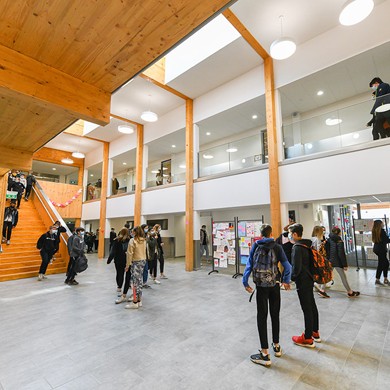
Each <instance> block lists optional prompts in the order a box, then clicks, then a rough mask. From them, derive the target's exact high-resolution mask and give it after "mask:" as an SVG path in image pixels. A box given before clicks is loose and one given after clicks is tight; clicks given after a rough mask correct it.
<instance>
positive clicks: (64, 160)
mask: <svg viewBox="0 0 390 390" xmlns="http://www.w3.org/2000/svg"><path fill="white" fill-rule="evenodd" d="M61 162H62V163H64V164H73V162H74V161H73V160H72V159H71V158H68V157H67V158H63V159H62V160H61Z"/></svg>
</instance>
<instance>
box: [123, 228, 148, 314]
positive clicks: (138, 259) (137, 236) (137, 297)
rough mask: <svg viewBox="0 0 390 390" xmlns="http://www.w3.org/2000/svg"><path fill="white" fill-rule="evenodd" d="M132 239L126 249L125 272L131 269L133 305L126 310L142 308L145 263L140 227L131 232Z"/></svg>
mask: <svg viewBox="0 0 390 390" xmlns="http://www.w3.org/2000/svg"><path fill="white" fill-rule="evenodd" d="M133 233H134V237H133V238H132V239H131V240H130V243H129V246H128V248H127V253H126V255H127V261H126V271H128V270H129V268H130V267H131V279H132V284H133V303H132V304H129V305H126V306H125V308H126V309H138V308H139V307H142V284H143V283H142V279H143V278H142V277H143V272H144V267H145V263H146V240H145V233H144V231H143V229H142V228H141V226H137V227H135V228H134V230H133Z"/></svg>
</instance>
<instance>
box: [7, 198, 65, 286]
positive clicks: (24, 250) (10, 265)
mask: <svg viewBox="0 0 390 390" xmlns="http://www.w3.org/2000/svg"><path fill="white" fill-rule="evenodd" d="M7 206H8V204H7ZM47 230H48V226H45V224H44V222H43V220H42V219H41V217H40V215H39V213H38V210H37V209H36V208H35V206H34V203H33V202H32V201H31V200H29V201H28V202H26V201H24V200H22V203H21V205H20V209H19V222H18V225H17V226H16V228H15V229H13V230H12V236H11V244H10V245H6V244H5V243H3V244H2V248H3V253H0V282H3V281H6V280H14V279H22V278H31V277H35V276H38V271H39V267H40V265H41V256H40V253H39V250H38V249H37V248H36V244H37V241H38V238H39V237H40V236H41V235H42V234H43V233H45V232H46V231H47ZM67 260H68V259H64V258H63V256H62V255H61V254H60V253H56V255H55V260H54V261H53V264H49V266H48V267H47V272H46V274H57V273H64V272H66V267H67Z"/></svg>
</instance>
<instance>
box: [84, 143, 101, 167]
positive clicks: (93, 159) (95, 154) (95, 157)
mask: <svg viewBox="0 0 390 390" xmlns="http://www.w3.org/2000/svg"><path fill="white" fill-rule="evenodd" d="M102 161H103V144H101V146H99V147H98V148H96V149H94V150H93V151H92V152H89V153H87V154H86V155H85V160H84V169H88V168H89V167H92V166H93V165H95V164H98V163H100V162H102Z"/></svg>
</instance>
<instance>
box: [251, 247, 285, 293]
mask: <svg viewBox="0 0 390 390" xmlns="http://www.w3.org/2000/svg"><path fill="white" fill-rule="evenodd" d="M274 247H275V245H273V246H272V247H271V248H270V247H266V246H264V245H258V246H257V248H256V250H255V253H254V255H253V268H252V273H253V282H254V283H255V284H256V286H257V287H274V286H275V285H276V283H277V282H279V281H280V273H279V269H278V259H277V258H276V254H275V249H274Z"/></svg>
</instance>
